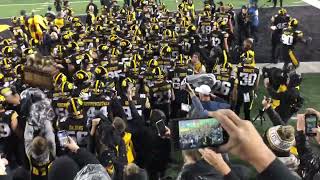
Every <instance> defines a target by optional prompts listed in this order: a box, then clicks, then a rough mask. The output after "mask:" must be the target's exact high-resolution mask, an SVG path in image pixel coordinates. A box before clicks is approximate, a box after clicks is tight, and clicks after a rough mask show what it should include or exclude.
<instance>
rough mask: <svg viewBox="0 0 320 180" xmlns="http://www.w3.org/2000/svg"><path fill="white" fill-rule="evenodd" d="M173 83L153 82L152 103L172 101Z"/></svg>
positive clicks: (151, 89) (150, 89) (151, 90)
mask: <svg viewBox="0 0 320 180" xmlns="http://www.w3.org/2000/svg"><path fill="white" fill-rule="evenodd" d="M171 89H172V84H171V82H170V81H163V82H161V83H153V84H152V85H151V86H150V87H149V91H150V92H149V93H150V102H151V104H155V105H160V104H167V103H170V102H171V96H172V94H171Z"/></svg>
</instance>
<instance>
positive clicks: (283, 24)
mask: <svg viewBox="0 0 320 180" xmlns="http://www.w3.org/2000/svg"><path fill="white" fill-rule="evenodd" d="M273 18H274V21H273V26H276V32H279V33H281V32H282V30H283V29H284V28H287V27H288V23H289V21H290V16H289V15H285V16H279V15H278V14H277V15H275V16H274V17H273Z"/></svg>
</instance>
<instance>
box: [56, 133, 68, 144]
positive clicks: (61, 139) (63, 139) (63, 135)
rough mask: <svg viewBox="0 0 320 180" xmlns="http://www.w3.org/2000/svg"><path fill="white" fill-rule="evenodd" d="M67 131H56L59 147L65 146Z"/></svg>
mask: <svg viewBox="0 0 320 180" xmlns="http://www.w3.org/2000/svg"><path fill="white" fill-rule="evenodd" d="M68 135H69V134H68V132H67V131H64V130H63V131H58V133H57V136H58V140H59V143H60V146H61V147H65V146H66V144H68V143H69V139H68Z"/></svg>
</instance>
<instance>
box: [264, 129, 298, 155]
mask: <svg viewBox="0 0 320 180" xmlns="http://www.w3.org/2000/svg"><path fill="white" fill-rule="evenodd" d="M265 143H266V144H267V145H268V147H269V148H270V149H271V150H272V151H273V152H274V153H275V154H276V155H277V156H279V155H278V154H282V155H283V154H288V155H289V153H290V149H291V147H292V146H293V145H294V143H295V137H294V128H293V127H292V126H281V125H279V126H274V127H271V128H269V129H268V130H267V132H266V136H265ZM282 155H280V156H282Z"/></svg>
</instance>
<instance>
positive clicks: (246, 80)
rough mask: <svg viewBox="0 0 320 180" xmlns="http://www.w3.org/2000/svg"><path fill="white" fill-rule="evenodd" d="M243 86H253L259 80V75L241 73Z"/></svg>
mask: <svg viewBox="0 0 320 180" xmlns="http://www.w3.org/2000/svg"><path fill="white" fill-rule="evenodd" d="M240 78H241V81H240V85H241V86H253V85H254V83H255V82H256V79H257V74H254V73H250V74H249V73H242V72H241V73H240Z"/></svg>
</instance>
